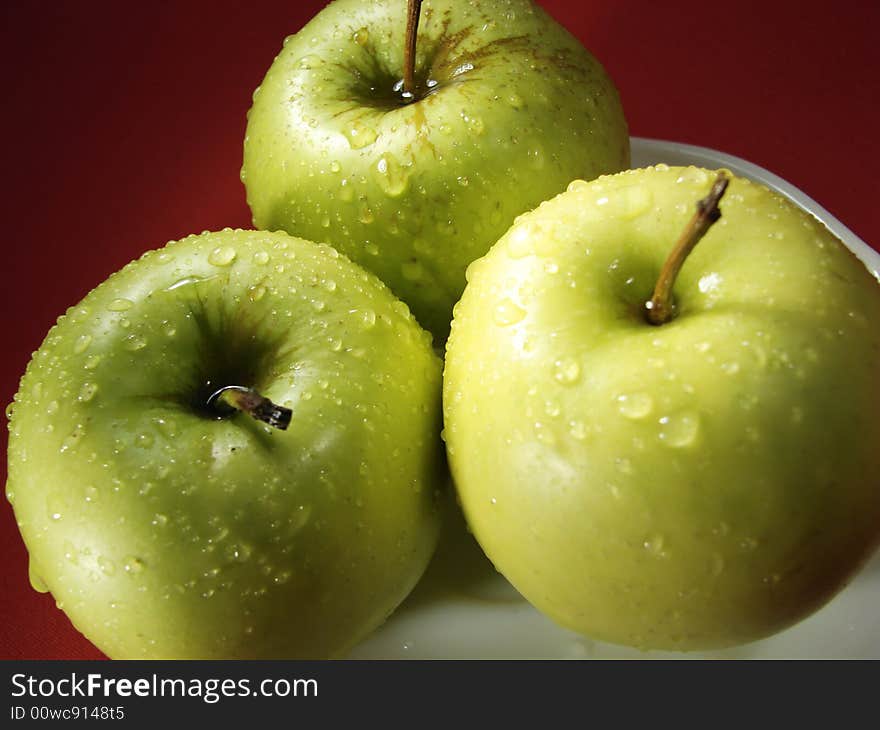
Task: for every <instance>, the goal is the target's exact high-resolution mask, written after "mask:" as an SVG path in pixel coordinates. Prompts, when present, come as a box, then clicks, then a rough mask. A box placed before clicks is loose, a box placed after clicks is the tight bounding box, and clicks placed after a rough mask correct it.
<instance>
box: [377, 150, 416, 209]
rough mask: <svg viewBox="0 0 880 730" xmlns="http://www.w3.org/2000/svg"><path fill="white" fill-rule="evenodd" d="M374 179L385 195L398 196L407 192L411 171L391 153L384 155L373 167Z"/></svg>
mask: <svg viewBox="0 0 880 730" xmlns="http://www.w3.org/2000/svg"><path fill="white" fill-rule="evenodd" d="M373 179H374V180H375V181H376V183H377V184H378V185H379V188H380V189H381V190H382V192H383V193H385V195H387V196H389V197H391V198H397V197H400V196H401V195H403V193H404V192H406V189H407V186H408V185H409V171H408V170H407V168H406V167H405V166H404V165H402V164H401V163H400V161H399V160H398V159H397V158H396V157H394V155H392V154H390V153H386V154H384V155H382V156H381V157H380V158H379V159H378V161H377V162H376V165H375V166H374V167H373Z"/></svg>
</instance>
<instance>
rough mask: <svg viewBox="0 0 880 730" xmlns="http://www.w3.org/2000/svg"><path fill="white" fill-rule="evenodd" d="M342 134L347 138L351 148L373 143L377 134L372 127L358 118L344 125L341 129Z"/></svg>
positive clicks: (354, 148) (356, 148) (357, 148)
mask: <svg viewBox="0 0 880 730" xmlns="http://www.w3.org/2000/svg"><path fill="white" fill-rule="evenodd" d="M342 134H343V135H344V136H345V139H346V140H348V144H349V146H350V147H351V148H352V149H353V150H359V149H362V148H364V147H366V146H368V145H371V144H373V142H375V141H376V138H377V137H378V136H379V135H378V133H377V132H376V130H375V129H374V128H373V127H371V126H370V125H368V124H365V123H364V122H361V121H360V120H356V121H354V122H352V123H351V124H348V125H346V126H345V128H344V129H343V130H342Z"/></svg>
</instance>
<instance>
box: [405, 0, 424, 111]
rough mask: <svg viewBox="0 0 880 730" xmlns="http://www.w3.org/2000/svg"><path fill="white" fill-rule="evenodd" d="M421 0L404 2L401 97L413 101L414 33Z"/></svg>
mask: <svg viewBox="0 0 880 730" xmlns="http://www.w3.org/2000/svg"><path fill="white" fill-rule="evenodd" d="M421 11H422V0H408V2H407V4H406V48H405V49H404V53H403V98H404V100H406V101H413V100H414V99H415V95H416V35H417V34H418V30H419V16H420V15H421Z"/></svg>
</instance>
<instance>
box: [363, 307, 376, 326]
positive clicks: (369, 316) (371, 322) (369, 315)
mask: <svg viewBox="0 0 880 730" xmlns="http://www.w3.org/2000/svg"><path fill="white" fill-rule="evenodd" d="M360 319H361V324H362V325H363V328H364V329H365V330H368V329H372V328H373V327H375V326H376V313H375V312H374V311H373V310H372V309H364V310H362V311H361V312H360Z"/></svg>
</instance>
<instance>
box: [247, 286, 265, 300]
mask: <svg viewBox="0 0 880 730" xmlns="http://www.w3.org/2000/svg"><path fill="white" fill-rule="evenodd" d="M265 295H266V287H265V286H263V285H262V284H256V285H254V286H252V287H250V288H249V289H248V299H250V300H251V301H252V302H258V301H260V300H261V299H262V298H263V297H264V296H265Z"/></svg>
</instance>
